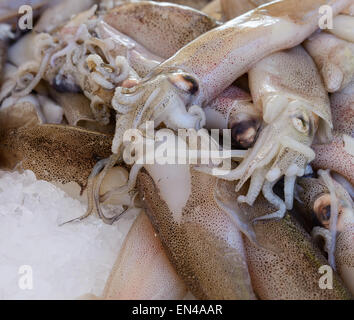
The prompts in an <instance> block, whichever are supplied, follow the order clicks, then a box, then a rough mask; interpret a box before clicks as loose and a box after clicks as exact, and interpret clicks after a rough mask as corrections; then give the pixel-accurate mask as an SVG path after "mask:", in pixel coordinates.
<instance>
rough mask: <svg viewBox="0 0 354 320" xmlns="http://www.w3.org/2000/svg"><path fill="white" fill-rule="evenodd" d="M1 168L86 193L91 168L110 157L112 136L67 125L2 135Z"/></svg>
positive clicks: (49, 126)
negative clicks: (29, 172) (76, 187)
mask: <svg viewBox="0 0 354 320" xmlns="http://www.w3.org/2000/svg"><path fill="white" fill-rule="evenodd" d="M0 140H1V144H0V155H1V157H0V166H1V167H2V168H7V169H13V168H14V167H15V166H16V165H18V164H19V163H20V164H21V168H23V169H25V170H26V169H28V170H32V171H33V172H34V173H35V175H36V177H37V179H43V180H45V181H49V182H60V183H62V184H65V183H68V182H71V181H75V182H77V183H78V184H79V185H80V187H81V188H82V189H83V188H84V187H85V186H86V183H87V178H88V176H89V175H90V173H91V171H92V168H93V167H94V165H95V164H96V162H97V161H98V160H100V159H105V158H107V157H108V156H109V155H110V146H111V143H112V136H109V135H105V134H101V133H98V132H94V131H89V130H85V129H80V128H78V127H71V126H65V125H47V124H45V125H35V126H30V127H21V128H15V129H14V128H11V129H10V130H6V131H3V130H2V131H1V133H0Z"/></svg>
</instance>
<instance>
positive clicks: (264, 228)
mask: <svg viewBox="0 0 354 320" xmlns="http://www.w3.org/2000/svg"><path fill="white" fill-rule="evenodd" d="M220 187H221V188H222V193H221V194H222V195H224V197H225V198H232V197H234V189H235V186H234V183H231V182H227V181H223V182H222V183H221V185H220ZM234 201H235V208H238V209H235V210H239V211H242V213H238V214H239V215H240V214H243V215H247V216H248V217H249V219H251V220H252V219H256V218H257V217H262V216H264V215H265V214H267V212H271V211H274V207H273V206H272V205H271V204H270V203H269V202H268V201H267V200H266V199H265V198H264V197H263V196H259V197H258V198H257V200H256V201H255V203H254V204H253V206H249V205H248V204H246V203H244V204H237V201H236V200H234ZM254 231H255V235H256V242H253V241H251V240H250V239H249V238H248V237H246V236H244V237H243V239H244V245H245V249H246V257H247V263H248V266H249V271H250V275H251V280H252V287H253V288H254V291H255V293H256V295H257V296H258V297H259V298H260V299H275V300H284V299H290V300H294V299H295V300H299V299H303V300H310V299H314V300H317V299H329V300H332V299H351V297H352V296H351V294H350V292H348V290H347V289H346V287H345V286H344V285H343V282H342V281H341V279H340V277H339V276H338V275H337V274H336V273H335V272H333V289H331V290H323V289H321V288H320V286H319V280H320V277H321V274H320V273H319V268H320V267H321V266H324V265H328V262H327V261H326V259H325V257H324V256H323V255H322V254H321V252H320V250H319V249H318V248H317V246H316V245H315V244H314V242H313V241H312V239H311V237H310V235H309V234H308V233H307V232H306V231H305V230H304V228H303V227H302V226H301V225H300V224H299V223H298V222H297V220H296V219H295V218H294V217H292V215H290V214H286V216H285V217H284V219H281V220H269V221H261V222H259V223H257V224H255V225H254Z"/></svg>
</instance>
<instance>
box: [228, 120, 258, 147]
mask: <svg viewBox="0 0 354 320" xmlns="http://www.w3.org/2000/svg"><path fill="white" fill-rule="evenodd" d="M258 130H259V123H258V121H257V120H255V119H252V120H244V121H241V122H239V123H236V124H234V125H233V126H232V127H231V137H232V146H233V147H235V148H237V149H249V148H251V147H252V146H253V145H254V143H255V142H256V138H257V136H258Z"/></svg>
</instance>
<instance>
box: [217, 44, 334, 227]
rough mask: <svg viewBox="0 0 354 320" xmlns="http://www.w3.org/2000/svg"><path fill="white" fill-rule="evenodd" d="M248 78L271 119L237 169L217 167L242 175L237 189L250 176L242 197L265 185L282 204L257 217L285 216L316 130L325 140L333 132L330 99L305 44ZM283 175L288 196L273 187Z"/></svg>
mask: <svg viewBox="0 0 354 320" xmlns="http://www.w3.org/2000/svg"><path fill="white" fill-rule="evenodd" d="M249 82H250V89H251V94H252V97H253V102H254V105H255V107H256V108H258V109H259V110H261V111H262V114H263V120H264V122H265V124H266V125H265V126H264V128H263V129H262V131H261V133H260V135H259V137H258V139H257V141H256V143H255V145H254V146H253V148H252V149H250V150H249V151H248V153H247V154H246V156H245V159H244V160H243V161H242V162H241V163H240V164H239V166H238V167H236V169H234V170H231V171H230V172H224V173H223V172H219V170H218V171H217V172H218V174H219V175H218V176H219V177H220V178H222V179H227V180H239V182H238V184H237V185H236V191H239V190H240V189H241V187H242V186H243V185H244V183H245V182H246V181H247V180H248V179H249V178H250V177H251V183H250V187H249V189H248V192H247V194H246V195H245V196H243V195H242V196H240V197H239V201H241V202H246V203H248V204H249V205H252V204H253V203H254V201H255V200H256V198H257V196H258V194H259V193H260V192H261V191H262V193H263V195H264V197H265V198H266V199H267V200H268V201H270V203H272V204H274V206H275V207H276V208H277V211H276V212H273V213H271V214H269V215H267V216H264V217H257V218H256V221H258V220H260V219H273V218H282V217H284V215H285V213H286V209H288V210H290V209H292V206H293V193H294V192H293V191H294V185H295V180H296V177H297V176H303V175H304V173H305V169H306V166H307V164H308V163H309V162H311V161H312V160H313V159H314V158H315V152H314V151H313V150H312V149H311V148H310V146H311V145H312V143H313V141H314V138H315V135H316V133H317V138H318V139H319V140H321V141H326V140H328V139H330V137H331V129H332V127H333V125H332V118H331V110H330V102H329V98H328V94H327V91H326V90H325V88H324V86H323V82H322V79H321V76H320V74H319V73H318V71H317V68H316V66H315V64H314V62H313V60H312V59H311V57H310V56H309V55H308V54H307V53H306V51H305V50H304V49H303V48H302V47H301V46H298V47H295V48H292V49H290V50H287V51H283V52H278V53H275V54H273V55H270V56H269V57H267V58H265V59H263V60H262V61H260V62H258V63H257V64H256V65H255V66H254V67H253V68H251V70H250V71H249ZM282 176H284V177H285V178H284V179H285V182H284V196H285V201H283V200H282V199H281V198H280V197H278V196H277V195H276V194H275V193H274V192H273V187H274V186H275V184H276V183H277V182H278V181H279V180H280V178H281V177H282Z"/></svg>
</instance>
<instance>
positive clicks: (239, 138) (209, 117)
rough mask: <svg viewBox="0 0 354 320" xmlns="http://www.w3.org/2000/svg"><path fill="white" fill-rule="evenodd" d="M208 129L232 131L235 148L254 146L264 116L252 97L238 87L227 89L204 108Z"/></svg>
mask: <svg viewBox="0 0 354 320" xmlns="http://www.w3.org/2000/svg"><path fill="white" fill-rule="evenodd" d="M204 112H205V118H206V125H205V128H207V129H231V136H232V142H233V145H234V147H236V148H241V149H248V148H250V147H252V146H253V144H254V142H255V141H256V137H257V135H258V130H259V129H260V127H261V124H262V114H261V112H260V111H259V110H258V109H257V108H255V107H254V105H253V104H252V98H251V96H250V95H249V94H248V93H247V92H245V91H243V90H241V89H239V88H238V87H236V86H231V87H229V88H228V89H226V90H225V91H224V92H223V93H222V94H221V95H219V96H218V97H217V98H216V99H214V100H213V101H211V102H210V103H208V104H207V105H206V107H205V108H204Z"/></svg>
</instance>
